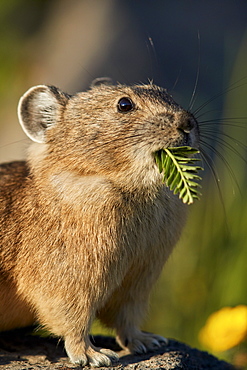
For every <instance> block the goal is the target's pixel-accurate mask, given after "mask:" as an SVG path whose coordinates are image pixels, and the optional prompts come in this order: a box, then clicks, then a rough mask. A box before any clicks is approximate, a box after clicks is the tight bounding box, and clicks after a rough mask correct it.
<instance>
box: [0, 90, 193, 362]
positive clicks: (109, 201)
mask: <svg viewBox="0 0 247 370" xmlns="http://www.w3.org/2000/svg"><path fill="white" fill-rule="evenodd" d="M122 97H128V98H130V99H131V100H132V102H133V109H132V110H130V111H129V112H125V113H123V112H120V111H119V110H118V108H117V106H118V101H119V99H120V98H122ZM18 111H19V119H20V122H21V125H22V127H23V129H24V130H25V132H26V133H27V135H28V136H29V137H30V138H31V139H33V140H34V141H35V143H33V144H32V145H31V146H30V148H29V152H28V159H27V161H26V162H14V163H11V164H5V165H2V166H1V167H0V186H1V188H0V301H1V306H0V330H8V329H13V328H16V327H22V326H26V325H30V324H33V323H36V322H38V323H40V324H41V325H43V326H45V327H46V328H48V329H49V330H50V331H51V332H52V333H54V334H55V335H57V336H61V337H62V338H64V340H65V347H66V350H67V353H68V355H69V357H70V359H71V361H72V362H75V363H80V364H82V365H86V364H88V363H89V364H91V365H93V366H108V365H110V363H111V359H112V358H116V355H115V354H114V353H113V352H112V351H109V350H104V349H99V348H95V347H94V346H93V345H92V344H91V343H90V340H89V337H88V333H89V329H90V325H91V323H92V321H93V319H94V318H95V317H98V318H99V319H100V320H101V321H102V322H103V323H104V324H105V325H107V326H109V327H111V328H114V329H115V330H116V334H117V339H118V342H119V343H120V345H121V346H122V347H127V348H128V349H129V350H130V351H131V352H144V351H148V350H152V349H153V348H155V347H157V346H160V345H161V344H162V343H164V342H165V339H164V338H162V337H160V336H157V335H154V334H147V333H142V332H141V331H140V329H139V327H140V323H141V321H142V319H143V316H144V315H145V312H146V309H147V305H148V298H149V294H150V290H151V288H152V286H153V285H154V283H155V281H156V280H157V278H158V276H159V274H160V272H161V269H162V267H163V265H164V263H165V262H166V260H167V259H168V257H169V255H170V253H171V251H172V249H173V247H174V246H175V244H176V242H177V240H178V239H179V237H180V234H181V231H182V228H183V226H184V223H185V220H186V211H187V207H188V206H186V205H184V204H183V203H182V202H181V200H179V199H178V197H177V196H174V195H173V194H172V193H171V192H170V191H169V190H168V189H167V188H166V186H165V185H164V184H163V183H162V175H160V173H159V171H158V169H157V166H156V165H155V161H154V152H155V151H157V150H159V149H161V148H164V147H169V146H176V145H179V146H181V145H190V146H193V147H197V146H198V139H199V136H198V135H199V133H198V126H197V122H196V120H195V119H194V117H193V116H192V115H191V114H190V113H188V112H187V111H185V110H183V109H182V108H181V107H180V106H179V105H178V104H176V103H175V102H174V100H173V99H172V98H171V97H170V96H169V95H168V94H167V93H166V91H165V90H163V89H161V88H159V87H157V86H155V85H153V84H150V85H143V86H142V85H140V86H133V87H128V86H123V85H118V86H107V85H99V86H95V87H92V88H91V89H90V90H89V91H87V92H83V93H79V94H77V95H75V96H72V97H70V96H69V95H67V94H64V93H62V92H60V91H59V90H58V89H56V88H54V87H48V86H37V87H34V88H32V89H30V90H29V91H28V92H27V93H26V94H25V95H24V96H23V98H22V99H21V101H20V105H19V110H18Z"/></svg>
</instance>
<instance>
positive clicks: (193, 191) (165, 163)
mask: <svg viewBox="0 0 247 370" xmlns="http://www.w3.org/2000/svg"><path fill="white" fill-rule="evenodd" d="M197 153H199V150H197V149H194V148H191V147H190V146H180V147H174V148H166V149H161V150H158V151H157V152H155V153H154V157H155V161H156V164H157V166H158V169H159V171H160V173H163V176H164V177H163V182H164V183H165V184H166V185H167V186H168V187H169V188H170V190H172V191H173V193H174V194H178V195H179V199H182V201H183V203H186V204H192V203H193V201H194V199H199V196H200V195H201V193H200V192H199V191H198V187H201V186H200V185H199V184H198V182H197V181H201V177H200V176H198V174H197V173H198V171H201V170H203V168H202V167H200V166H196V165H195V162H197V161H199V160H200V159H199V158H194V157H192V156H193V155H194V154H197Z"/></svg>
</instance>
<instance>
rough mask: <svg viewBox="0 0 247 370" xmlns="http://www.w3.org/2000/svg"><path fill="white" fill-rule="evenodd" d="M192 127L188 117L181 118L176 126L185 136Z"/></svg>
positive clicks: (192, 124)
mask: <svg viewBox="0 0 247 370" xmlns="http://www.w3.org/2000/svg"><path fill="white" fill-rule="evenodd" d="M193 127H194V123H193V121H192V119H191V118H189V117H181V119H180V122H179V124H178V130H180V131H183V132H184V133H185V134H189V133H190V132H191V130H192V129H193Z"/></svg>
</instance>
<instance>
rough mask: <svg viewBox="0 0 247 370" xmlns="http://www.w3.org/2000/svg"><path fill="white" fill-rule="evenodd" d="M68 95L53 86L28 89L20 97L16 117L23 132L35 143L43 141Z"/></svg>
mask: <svg viewBox="0 0 247 370" xmlns="http://www.w3.org/2000/svg"><path fill="white" fill-rule="evenodd" d="M68 99H69V95H67V94H64V93H62V92H61V91H59V90H58V89H57V88H56V87H54V86H46V85H38V86H34V87H32V88H31V89H29V90H28V91H27V92H26V93H25V94H24V95H23V96H22V97H21V99H20V101H19V105H18V118H19V122H20V124H21V127H22V129H23V131H24V132H25V134H26V135H27V136H28V137H29V138H30V139H31V140H33V141H36V142H37V143H44V142H45V136H46V130H47V129H49V128H50V127H52V126H53V125H54V124H55V123H56V120H57V117H58V115H59V113H60V110H61V108H62V107H63V106H65V105H66V103H67V101H68Z"/></svg>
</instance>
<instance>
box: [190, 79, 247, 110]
mask: <svg viewBox="0 0 247 370" xmlns="http://www.w3.org/2000/svg"><path fill="white" fill-rule="evenodd" d="M246 79H247V77H243V78H241V79H239V80H238V81H236V82H234V83H233V84H231V85H230V86H229V87H227V88H225V89H224V90H223V91H221V92H220V93H218V94H215V95H214V96H212V98H210V99H208V100H207V101H206V102H205V103H203V104H202V105H201V106H200V107H198V108H197V109H196V110H195V111H194V112H193V115H194V116H196V115H197V113H199V112H200V111H201V110H202V109H203V108H205V107H206V106H207V105H208V104H209V103H211V102H212V101H214V100H216V99H218V98H219V97H221V96H223V95H224V94H225V93H226V92H230V91H233V90H236V89H238V88H239V87H241V86H245V85H246V82H245V83H242V84H240V85H237V84H239V82H241V81H243V80H246Z"/></svg>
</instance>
